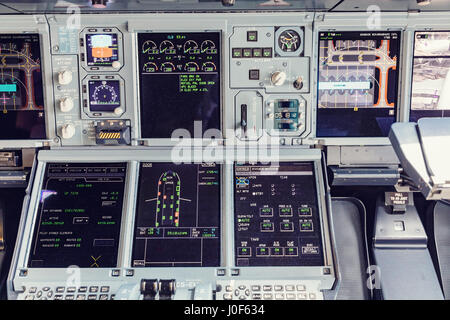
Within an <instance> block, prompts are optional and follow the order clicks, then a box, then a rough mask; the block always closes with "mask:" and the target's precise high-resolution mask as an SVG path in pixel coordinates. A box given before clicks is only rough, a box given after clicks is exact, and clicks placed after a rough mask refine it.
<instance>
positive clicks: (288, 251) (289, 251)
mask: <svg viewBox="0 0 450 320" xmlns="http://www.w3.org/2000/svg"><path fill="white" fill-rule="evenodd" d="M284 255H286V256H289V257H297V256H298V248H297V247H287V248H284Z"/></svg>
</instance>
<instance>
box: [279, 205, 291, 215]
mask: <svg viewBox="0 0 450 320" xmlns="http://www.w3.org/2000/svg"><path fill="white" fill-rule="evenodd" d="M278 211H279V215H280V217H292V208H291V207H286V208H279V209H278Z"/></svg>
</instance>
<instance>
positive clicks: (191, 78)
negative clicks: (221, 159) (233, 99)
mask: <svg viewBox="0 0 450 320" xmlns="http://www.w3.org/2000/svg"><path fill="white" fill-rule="evenodd" d="M138 46H139V48H138V49H139V68H140V73H139V81H140V104H141V128H142V129H141V131H142V138H171V137H172V133H173V131H174V130H176V129H185V130H187V131H188V132H189V134H190V136H191V137H192V138H194V122H196V121H198V122H200V121H201V128H202V132H205V131H206V130H208V129H220V32H197V33H140V34H138ZM197 138H201V137H197Z"/></svg>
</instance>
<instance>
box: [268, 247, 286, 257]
mask: <svg viewBox="0 0 450 320" xmlns="http://www.w3.org/2000/svg"><path fill="white" fill-rule="evenodd" d="M270 255H271V256H277V257H281V256H283V255H284V253H283V248H280V247H273V248H270Z"/></svg>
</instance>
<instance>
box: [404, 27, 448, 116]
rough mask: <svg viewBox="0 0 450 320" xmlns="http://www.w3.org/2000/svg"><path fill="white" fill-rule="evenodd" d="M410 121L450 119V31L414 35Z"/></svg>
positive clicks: (425, 32)
mask: <svg viewBox="0 0 450 320" xmlns="http://www.w3.org/2000/svg"><path fill="white" fill-rule="evenodd" d="M413 61H414V62H413V64H414V65H413V83H412V90H411V91H412V93H411V111H410V121H412V122H417V120H419V119H420V118H422V117H450V72H449V70H450V31H424V32H416V33H415V41H414V59H413Z"/></svg>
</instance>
